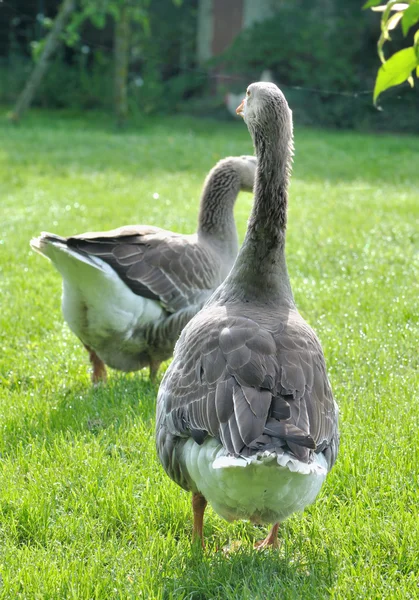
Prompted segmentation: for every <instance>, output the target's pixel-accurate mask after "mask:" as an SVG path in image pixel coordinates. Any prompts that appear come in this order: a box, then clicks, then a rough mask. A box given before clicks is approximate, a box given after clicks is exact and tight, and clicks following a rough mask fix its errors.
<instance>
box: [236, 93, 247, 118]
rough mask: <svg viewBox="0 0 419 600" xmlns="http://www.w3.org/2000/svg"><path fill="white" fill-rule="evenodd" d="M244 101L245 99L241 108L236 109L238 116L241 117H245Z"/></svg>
mask: <svg viewBox="0 0 419 600" xmlns="http://www.w3.org/2000/svg"><path fill="white" fill-rule="evenodd" d="M244 100H245V99H244V98H243V100H242V103H241V104H240V106H238V107H237V108H236V114H238V115H239V116H240V117H243V116H244Z"/></svg>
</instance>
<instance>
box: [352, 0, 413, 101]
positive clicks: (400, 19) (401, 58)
mask: <svg viewBox="0 0 419 600" xmlns="http://www.w3.org/2000/svg"><path fill="white" fill-rule="evenodd" d="M381 1H382V0H368V2H366V3H365V4H364V6H363V8H364V9H366V8H371V9H372V10H373V11H376V12H382V15H381V35H380V37H379V40H378V43H377V50H378V56H379V57H380V60H381V62H382V63H383V64H382V65H381V67H380V68H379V69H378V72H377V77H376V80H375V86H374V104H376V103H377V100H378V96H379V95H380V94H381V93H382V92H384V91H385V90H387V89H388V88H390V87H393V86H395V85H399V84H400V83H403V82H404V81H408V82H409V84H410V85H411V86H412V87H413V84H414V80H413V76H412V72H413V71H414V70H416V76H417V77H419V30H418V31H416V33H415V35H414V38H413V45H412V46H410V47H409V48H404V49H403V50H399V51H398V52H395V53H394V54H393V55H392V56H391V57H390V58H389V59H387V60H386V58H385V56H384V44H385V43H386V42H387V41H389V40H391V36H390V32H391V31H393V30H394V29H395V28H396V27H397V26H398V25H399V23H400V24H401V28H402V32H403V35H404V36H405V37H406V36H407V34H408V33H409V31H410V29H411V28H412V27H413V26H414V25H416V24H417V23H418V22H419V0H406V1H405V2H403V3H400V2H397V0H389V1H388V2H387V4H381Z"/></svg>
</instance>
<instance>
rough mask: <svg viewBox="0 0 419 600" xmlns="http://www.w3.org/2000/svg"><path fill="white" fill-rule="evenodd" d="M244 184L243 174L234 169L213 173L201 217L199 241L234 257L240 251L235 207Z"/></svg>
mask: <svg viewBox="0 0 419 600" xmlns="http://www.w3.org/2000/svg"><path fill="white" fill-rule="evenodd" d="M240 183H241V182H240V177H239V174H238V173H237V172H236V170H235V169H231V166H229V168H223V169H221V170H220V169H217V168H215V169H214V170H213V171H211V172H210V174H209V175H208V177H207V179H206V181H205V185H204V189H203V192H202V196H201V205H200V211H199V218H198V238H200V239H202V240H206V241H208V242H210V243H211V244H213V245H215V246H216V247H218V248H219V249H220V250H225V251H227V252H229V253H230V254H232V255H234V257H235V256H236V255H237V252H238V237H237V229H236V224H235V221H234V204H235V202H236V198H237V196H238V193H239V191H240Z"/></svg>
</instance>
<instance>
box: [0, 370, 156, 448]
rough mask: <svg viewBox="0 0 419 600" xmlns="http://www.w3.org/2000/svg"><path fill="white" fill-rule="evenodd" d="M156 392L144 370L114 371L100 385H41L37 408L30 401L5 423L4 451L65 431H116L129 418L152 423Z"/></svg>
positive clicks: (77, 432) (50, 439)
mask: <svg viewBox="0 0 419 600" xmlns="http://www.w3.org/2000/svg"><path fill="white" fill-rule="evenodd" d="M27 383H28V384H29V385H28V386H27V392H29V391H30V390H31V386H30V382H29V381H28V382H27ZM32 389H33V388H32ZM157 392H158V384H153V383H151V382H150V380H149V379H148V372H147V371H145V370H144V371H143V372H140V373H134V374H120V373H112V374H111V376H110V379H109V381H108V383H107V384H105V385H102V386H99V387H97V388H93V387H91V386H90V383H89V384H88V385H87V386H86V385H83V384H81V383H77V384H76V385H75V386H73V387H69V388H66V389H63V388H62V387H61V388H59V389H49V390H48V391H45V390H42V389H39V388H38V389H36V390H34V391H33V393H32V395H34V394H36V395H39V394H45V396H44V399H43V400H44V403H43V405H42V406H41V407H40V408H39V409H38V411H37V412H35V411H34V410H33V407H32V406H31V405H30V404H29V405H28V406H27V410H24V411H20V412H19V413H18V414H16V413H15V414H13V416H11V417H9V419H7V420H6V421H5V422H4V424H3V431H2V438H3V439H2V447H3V451H4V452H5V453H6V454H7V453H8V452H11V451H13V448H15V447H16V446H18V445H21V444H29V443H33V442H34V441H37V440H38V441H39V442H40V443H44V442H46V443H50V442H52V441H53V440H54V438H55V437H56V436H57V434H60V435H61V434H62V433H63V432H64V433H67V434H69V435H70V436H73V435H77V434H80V433H86V434H87V435H88V434H92V435H96V434H99V433H100V432H101V431H103V430H104V429H106V428H108V427H111V426H112V427H113V429H114V430H118V429H119V427H120V426H127V420H128V421H130V420H131V421H132V420H134V419H135V421H136V422H137V423H138V422H139V421H140V422H142V423H148V422H151V421H152V420H153V419H154V416H155V410H156V408H155V407H156V398H157ZM18 393H19V392H18ZM20 393H21V391H20Z"/></svg>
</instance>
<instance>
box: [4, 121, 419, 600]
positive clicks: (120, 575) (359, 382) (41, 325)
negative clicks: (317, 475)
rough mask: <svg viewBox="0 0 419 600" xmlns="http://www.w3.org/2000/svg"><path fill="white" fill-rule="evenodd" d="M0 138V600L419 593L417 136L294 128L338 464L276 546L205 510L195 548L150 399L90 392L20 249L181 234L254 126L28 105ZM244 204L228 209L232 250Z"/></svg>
mask: <svg viewBox="0 0 419 600" xmlns="http://www.w3.org/2000/svg"><path fill="white" fill-rule="evenodd" d="M0 136H1V139H2V143H1V145H0V161H1V162H0V165H1V166H0V199H1V200H0V202H1V216H2V218H1V223H0V267H1V272H0V288H1V311H0V312H1V314H0V320H1V323H0V335H1V341H0V348H1V353H0V388H1V390H0V392H1V402H0V413H1V414H0V425H1V436H0V575H1V580H0V582H1V583H0V598H2V599H3V598H11V599H16V598H28V599H42V600H44V599H50V598H66V599H67V598H68V599H74V600H76V599H77V600H84V599H86V600H87V599H93V598H100V599H106V600H108V599H114V598H115V599H116V598H120V599H127V598H133V599H134V598H135V599H138V598H147V599H170V598H174V599H176V600H177V599H185V600H186V599H193V600H209V599H216V598H217V599H220V600H233V599H234V600H242V599H243V600H255V599H261V600H262V599H267V598H268V599H270V598H272V599H275V600H277V599H294V598H295V599H300V598H304V599H308V600H311V599H323V598H337V599H342V600H347V599H352V598H357V599H362V600H364V599H367V598H368V599H382V598H389V599H390V598H391V599H393V598H400V599H409V598H412V599H413V598H417V597H418V595H419V587H418V585H419V574H418V556H419V520H418V481H419V472H418V465H419V452H418V447H419V442H418V439H419V425H418V420H419V406H418V389H419V377H418V366H419V365H418V363H419V354H418V314H419V305H418V304H419V301H418V297H419V293H418V292H419V290H418V275H419V254H418V246H419V244H418V242H419V235H418V229H419V228H418V224H419V207H418V184H419V171H418V165H419V140H418V138H414V137H401V136H394V137H390V136H377V135H375V136H374V135H362V134H355V133H342V132H322V131H313V130H311V131H308V130H299V129H297V132H296V156H295V165H294V174H293V180H292V186H291V194H290V214H289V229H288V246H287V253H288V263H289V270H290V274H291V279H292V284H293V289H294V292H295V296H296V300H297V303H298V306H299V308H300V310H301V312H302V314H303V315H304V316H305V317H306V318H307V319H308V321H309V322H310V323H311V324H312V325H313V326H314V328H315V329H316V331H317V332H318V334H319V336H320V339H321V340H322V344H323V348H324V351H325V355H326V361H327V365H328V370H329V374H330V377H331V380H332V384H333V389H334V392H335V396H336V398H337V400H338V402H339V405H340V409H341V433H342V443H341V450H340V454H339V457H338V461H337V464H336V467H335V468H334V470H333V471H332V473H331V474H330V476H329V477H328V480H327V483H326V485H325V486H324V488H323V490H322V492H321V494H320V497H319V498H318V500H317V502H316V503H315V504H314V505H313V506H312V507H310V508H309V509H308V510H307V511H306V512H305V513H304V514H303V515H296V516H293V517H292V518H290V519H289V520H288V521H287V522H286V523H285V524H284V525H283V526H282V527H281V536H282V540H283V541H282V547H281V549H280V551H279V552H278V551H277V552H270V551H266V552H263V553H256V552H254V551H253V549H252V543H253V541H254V540H255V539H260V538H261V537H262V535H263V533H264V532H263V531H261V530H260V529H257V528H254V527H253V526H252V525H250V524H248V523H235V524H227V523H225V522H224V521H222V520H221V519H220V518H218V517H217V516H216V515H215V514H214V513H213V512H212V510H211V509H209V510H208V511H207V517H206V521H205V535H206V538H207V543H208V548H207V551H206V552H205V553H204V554H203V555H202V554H201V553H200V552H199V551H198V550H197V549H195V548H193V547H191V544H190V535H191V526H192V519H191V509H190V498H189V496H188V494H186V493H185V492H183V491H182V490H181V489H180V488H177V487H176V486H175V485H174V484H173V483H172V482H171V481H170V480H169V479H168V477H167V476H166V475H165V474H164V473H163V471H162V469H161V467H160V465H159V463H158V460H157V458H156V454H155V450H154V441H153V423H154V404H155V398H156V393H157V387H156V386H153V385H151V384H150V383H149V381H148V378H147V374H146V373H145V372H141V373H138V374H133V375H121V374H118V373H116V372H112V373H111V376H110V381H109V384H108V385H107V386H105V387H103V388H101V389H95V390H93V389H92V388H91V386H90V380H89V372H88V362H87V356H86V353H85V351H84V350H83V349H82V347H81V345H80V343H79V342H78V340H77V339H76V338H75V337H74V336H73V335H72V334H71V332H70V331H69V330H68V328H67V326H66V325H65V324H64V323H63V319H62V316H61V311H60V286H61V279H60V277H59V275H58V274H57V273H56V272H55V270H54V269H53V268H52V266H51V265H50V264H48V262H47V261H46V260H43V259H42V258H41V257H40V256H38V255H36V254H34V253H33V252H31V251H30V249H29V245H28V242H29V239H30V238H31V236H33V235H37V234H38V233H39V231H41V230H47V231H53V232H56V233H59V234H63V235H67V234H72V233H77V232H82V231H86V230H101V229H107V228H113V227H115V226H118V225H121V224H127V223H130V222H132V223H135V222H141V223H150V224H156V225H160V226H163V227H165V228H168V229H174V230H177V231H183V232H191V231H194V229H195V223H196V218H197V210H198V199H199V193H200V188H201V185H202V181H203V178H204V176H205V174H206V172H207V171H208V169H209V168H210V167H211V166H212V165H213V164H214V163H215V162H216V161H217V160H218V159H219V158H221V157H223V156H226V155H229V154H244V153H251V152H252V148H251V143H250V138H249V135H248V133H247V130H246V128H245V126H244V124H243V123H222V124H218V123H215V122H209V121H205V120H202V121H197V120H192V119H187V118H163V119H158V120H157V119H156V120H150V121H147V122H144V123H140V124H138V126H137V127H132V128H131V129H129V130H128V131H126V132H124V133H115V132H113V131H112V129H111V124H110V123H109V122H108V121H107V120H106V119H105V118H104V117H101V116H100V115H99V116H98V115H91V116H89V115H84V116H83V117H81V116H77V115H61V114H59V113H57V114H43V113H36V112H33V113H31V114H29V115H28V117H27V119H26V120H25V121H24V123H23V124H22V125H21V126H19V127H16V128H14V127H11V126H9V125H8V124H7V123H6V122H5V120H4V119H2V120H1V126H0ZM154 193H158V194H159V199H158V200H156V199H153V194H154ZM250 206H251V196H250V195H244V194H243V195H241V196H240V198H239V201H238V205H237V210H236V216H237V222H238V228H239V232H240V237H241V239H242V237H243V235H244V232H245V228H246V219H247V216H248V214H249V210H250ZM237 539H240V540H242V545H241V547H240V548H239V549H238V550H237V551H236V552H233V553H231V554H225V553H224V552H223V551H222V548H223V546H224V545H226V544H227V543H228V542H229V541H231V540H237Z"/></svg>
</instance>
